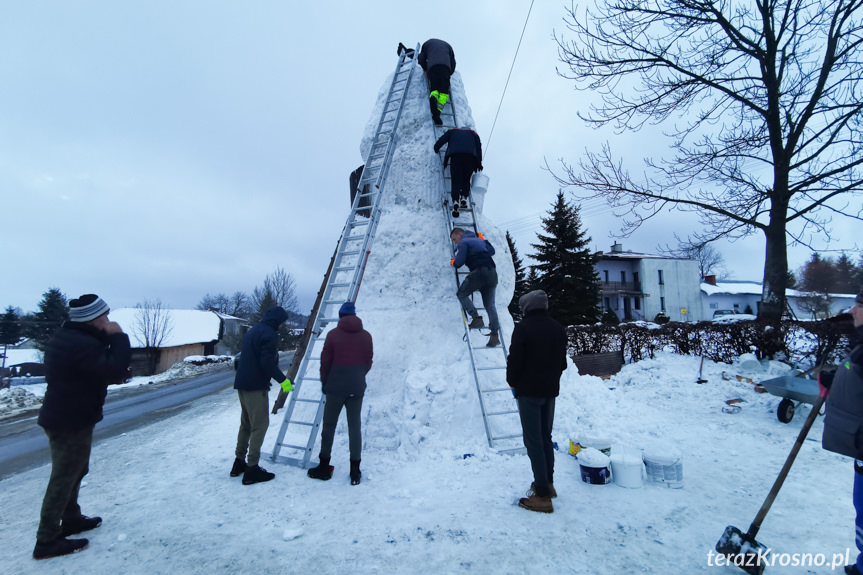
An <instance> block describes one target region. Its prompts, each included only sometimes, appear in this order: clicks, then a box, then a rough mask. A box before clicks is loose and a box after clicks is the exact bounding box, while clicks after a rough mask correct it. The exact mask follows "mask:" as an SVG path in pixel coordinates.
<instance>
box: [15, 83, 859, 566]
mask: <svg viewBox="0 0 863 575" xmlns="http://www.w3.org/2000/svg"><path fill="white" fill-rule="evenodd" d="M385 85H387V86H388V85H389V83H388V82H386V84H385ZM409 96H410V105H409V107H408V109H407V110H406V111H405V114H404V116H403V118H402V127H401V129H400V132H399V135H398V136H399V138H398V141H399V148H398V150H397V152H396V158H395V163H394V165H393V167H392V171H391V174H390V181H389V183H388V186H387V191H386V196H385V197H384V200H383V202H384V203H383V213H382V218H381V223H380V226H379V228H378V231H377V238H376V242H375V244H374V247H373V250H372V254H371V257H370V259H369V263H368V268H367V270H366V274H365V279H364V283H363V286H362V290H361V291H360V295H359V299H358V301H357V310H358V315H359V316H360V317H361V318H362V319H363V321H364V323H365V325H366V328H367V329H368V330H369V331H370V332H371V334H372V335H373V337H374V342H375V363H374V366H373V368H372V371H371V372H370V373H369V376H368V384H369V386H368V391H367V394H366V399H365V402H364V406H363V431H364V451H363V462H362V468H363V474H364V475H363V481H362V483H361V484H360V485H359V486H351V485H350V484H349V481H348V447H347V433H346V429H345V423H344V418H342V422H341V423H340V425H339V428H338V429H337V434H336V442H335V445H334V449H333V464H334V465H335V466H336V471H335V476H334V477H333V479H332V480H331V481H329V482H320V481H316V480H312V479H309V478H307V477H306V474H305V471H304V470H302V469H299V468H296V467H290V466H283V465H276V464H269V463H267V462H266V461H265V462H264V463H263V464H264V466H265V467H269V468H270V469H271V470H272V471H275V472H276V474H277V477H276V479H275V480H274V481H271V482H269V483H264V484H257V485H252V486H243V485H242V484H241V483H240V479H239V478H230V477H229V476H228V472H229V470H230V467H231V463H232V460H233V448H234V442H235V439H236V431H237V425H238V419H239V406H238V403H237V400H236V397H235V394H234V392H233V391H230V390H228V391H225V392H223V393H221V394H217V395H215V396H212V397H211V398H208V399H207V400H206V401H200V402H199V403H197V404H196V406H194V407H192V408H191V409H189V410H186V411H184V412H183V413H182V414H181V415H178V416H176V417H172V418H170V419H166V420H164V421H161V422H159V423H155V424H152V425H150V426H147V427H145V428H140V429H137V430H135V431H132V432H129V433H127V434H124V435H121V436H119V437H114V438H111V439H108V440H104V441H101V442H100V443H98V444H97V445H95V446H94V449H93V454H92V458H91V464H90V474H89V476H88V477H87V479H86V484H85V485H83V487H82V489H81V494H80V502H81V505H82V507H83V510H84V512H85V513H87V514H91V515H96V514H98V515H100V516H102V518H103V519H104V523H103V525H102V526H101V527H100V528H99V529H97V530H95V531H93V532H91V533H89V534H88V535H87V536H88V537H89V538H90V540H91V543H90V548H89V549H87V550H85V551H83V552H82V553H80V554H77V555H74V556H71V557H65V558H58V559H52V560H49V561H45V562H34V561H33V560H32V559H31V558H30V553H31V552H32V547H33V543H34V538H35V532H36V527H37V524H38V516H39V506H40V504H41V498H42V494H43V491H44V488H45V485H46V483H47V480H48V476H49V473H50V467H49V466H48V465H43V466H42V467H39V468H36V469H33V470H30V471H27V472H24V473H20V474H17V475H14V476H11V477H8V478H6V479H4V480H2V482H0V509H2V513H0V541H2V542H3V548H4V549H5V550H6V553H4V555H3V556H2V558H0V571H2V572H3V573H7V572H8V573H38V574H41V573H46V574H54V573H58V574H59V573H88V574H100V573H105V574H112V575H113V574H117V573H124V574H125V573H148V574H149V573H183V574H186V573H201V574H205V573H206V574H212V573H219V574H220V573H224V574H227V573H321V574H324V573H337V574H344V573H361V574H375V573H380V574H390V573H410V574H419V575H425V574H428V575H439V574H444V573H446V574H449V573H471V574H485V573H489V574H491V573H493V574H503V573H505V574H509V573H512V574H521V573H542V574H556V573H592V574H595V573H599V574H618V573H661V574H664V575H665V574H669V573H674V574H678V573H679V574H689V573H737V572H739V570H738V569H737V568H736V567H717V566H711V565H710V564H709V561H710V559H711V557H713V559H714V562H715V555H714V556H711V552H712V550H713V547H714V545H715V543H716V541H717V540H718V538H719V537H720V535H721V534H722V532H723V530H724V529H725V527H726V525H729V524H732V525H736V526H738V527H740V528H741V529H743V530H744V531H745V530H746V529H747V528H748V526H749V523H750V522H751V521H752V519H753V518H754V516H755V514H756V512H757V510H758V508H759V506H760V505H761V503H762V501H763V499H764V497H765V496H766V494H767V492H768V490H769V488H770V486H771V484H772V482H773V479H774V478H775V476H776V474H777V473H778V472H779V469H780V468H781V467H782V463H783V461H784V459H785V457H786V456H787V454H788V452H789V450H790V448H791V446H792V444H793V443H794V439H795V437H796V435H797V432H798V431H799V429H800V426H801V425H802V423H803V420H804V418H805V415H806V414H807V411H808V409H807V408H806V407H805V406H804V407H803V408H801V409H800V412H799V413H798V415H797V416H796V417H795V418H794V420H793V421H792V422H791V423H790V424H787V425H786V424H782V423H780V422H778V421H777V419H776V414H775V409H776V405H777V403H778V401H779V399H778V398H776V397H774V396H771V395H767V394H758V393H756V392H755V391H754V389H753V384H752V383H749V382H747V381H745V380H744V381H739V380H738V379H737V378H736V377H734V375H735V371H734V370H735V368H734V367H733V366H728V365H718V364H713V363H710V362H705V365H704V368H703V372H702V378H704V379H706V380H707V383H704V384H700V385H699V384H697V383H696V379H697V378H698V375H699V358H696V357H678V356H673V355H667V354H662V355H660V356H659V357H658V358H657V359H653V360H645V361H642V362H639V363H637V364H630V365H627V366H625V367H624V368H623V370H622V371H621V372H620V373H619V374H617V375H616V376H615V377H613V378H611V379H609V380H606V381H604V380H602V379H599V378H596V377H589V376H579V375H578V374H577V372H576V369H575V366H574V365H572V364H570V366H569V369H568V370H567V371H566V372H565V373H564V378H563V380H562V383H561V396H560V398H559V400H558V403H557V412H556V418H555V422H556V423H555V431H554V440H555V441H556V442H557V443H558V445H560V447H561V449H560V451H559V452H558V456H557V462H556V473H555V487H556V489H557V492H558V494H559V497H558V498H557V499H556V500H555V501H554V507H555V512H554V513H553V514H551V515H544V514H537V513H532V512H529V511H526V510H524V509H521V508H519V507H518V506H517V504H516V503H517V500H518V498H519V497H521V496H523V495H524V492H525V491H526V490H527V488H528V487H529V485H530V482H531V480H532V477H531V473H530V466H529V462H528V459H527V457H526V456H524V455H515V456H512V455H502V454H499V453H496V452H495V451H493V450H491V449H490V448H489V447H488V444H487V441H486V438H485V432H484V429H483V422H482V417H481V415H480V407H479V402H478V399H477V393H476V389H475V387H474V384H473V381H472V379H471V375H470V362H469V358H468V351H467V347H466V345H465V344H464V342H463V341H462V336H463V334H464V332H463V323H462V319H461V317H460V312H459V306H458V303H457V301H456V299H455V295H454V292H455V282H454V277H453V272H452V269H451V268H450V266H449V259H450V256H451V253H450V246H449V244H448V240H447V234H446V231H447V229H446V220H445V219H444V218H445V215H444V212H443V210H441V208H440V198H441V196H442V194H443V193H444V189H443V182H442V179H441V176H440V171H439V170H440V168H439V164H438V163H437V162H438V160H437V158H436V157H435V156H434V154H433V153H432V145H433V143H434V138H435V134H434V132H433V130H432V124H431V121H430V119H429V114H428V107H427V106H428V104H427V101H426V100H425V98H426V96H427V94H426V93H425V88H424V86H423V85H422V83H421V82H417V83H415V84H414V85H413V87H412V89H411V92H410V94H409ZM453 101H454V102H455V103H456V105H457V106H458V116H459V118H461V119H462V121H463V124H467V125H471V124H472V119H471V116H470V109H469V108H468V107H467V104H466V98H465V97H464V89H463V85H462V82H461V78H460V76H459V75H458V74H456V75H455V76H454V77H453ZM377 113H379V111H378V112H377ZM376 122H377V116H376V113H373V114H372V117H371V120H370V126H371V125H372V124H376ZM370 129H371V128H370ZM369 139H370V135H369V133H368V131H367V133H366V137H365V141H366V142H368V140H369ZM490 176H491V177H492V184H491V186H490V188H489V192H488V195H487V197H486V199H485V201H486V202H491V201H495V198H494V185H493V184H494V179H493V178H494V175H493V174H490ZM345 211H347V210H346V208H345ZM480 231H482V232H484V233H485V235H486V237H487V238H489V239H490V240H491V242H492V243H493V244H494V245H495V246H496V247H497V249H498V252H497V255H496V257H495V261H496V263H497V266H498V271H499V274H500V280H501V283H500V286H499V289H498V297H497V300H498V310H499V312H500V313H501V319H502V327H503V329H502V338H503V339H504V341H506V342H508V341H509V337H510V335H511V333H512V319H511V318H510V317H509V315H508V314H506V313H505V307H506V303H507V302H508V301H509V299H510V297H511V295H512V289H513V284H514V278H513V271H512V263H511V259H510V255H509V253H507V250H506V242H505V240H504V234H503V232H502V231H501V230H499V229H497V228H496V227H494V225H493V223H492V222H490V221H488V220H487V219H486V218H484V217H480ZM336 235H337V231H334V238H333V239H335V237H336ZM723 372H725V373H726V376H728V379H724V378H723V375H722V374H723ZM276 391H277V390H276V388H275V387H274V389H273V390H272V394H271V395H272V398H275V395H276ZM735 398H740V399H742V400H743V403H742V404H741V406H742V409H741V410H740V412H739V413H725V412H723V408H724V407H727V405H726V403H725V402H726V400H728V399H735ZM282 413H284V412H282ZM281 417H282V416H281V414H280V415H278V416H275V417H272V421H271V426H270V433H269V434H268V436H267V439H266V441H265V443H264V448H265V449H267V450H269V449H272V446H273V443H274V437H275V434H276V432H277V431H278V428H279V424H280V423H281ZM821 425H822V424H821V420H820V419H819V420H818V421H817V422H816V423H815V426H814V428H813V430H812V433H811V439H812V441H807V442H806V443H805V444H804V446H803V449H802V450H801V453H800V456H799V458H798V462H797V464H796V465H795V467H794V468H793V469H792V471H791V474H790V476H789V477H788V480H787V481H786V484H785V487H784V488H783V490H782V492H781V493H780V495H779V497H778V498H777V500H776V502H775V504H774V506H773V509H772V511H771V512H770V514H769V515H768V517H767V519H766V521H765V522H764V525H763V526H762V529H761V532H760V534H759V536H758V539H759V541H761V542H763V543H764V544H766V545H768V546H769V547H771V548H772V549H773V550H774V551H775V552H783V553H810V554H813V555H817V554H824V558H825V560H827V561H828V562H832V561H833V559H834V555H835V554H839V556H840V557H841V559H840V561H843V562H844V556H845V554H846V551H847V550H848V549H849V548H852V547H853V544H854V524H853V508H852V505H851V485H852V480H853V471H852V464H851V462H850V461H849V460H847V459H844V458H842V457H840V456H838V455H834V454H831V453H827V452H824V451H823V450H821V448H820V443H819V441H818V439H819V438H820V433H821ZM513 431H514V432H518V431H519V430H518V428H517V427H516V428H515V429H513ZM591 437H593V438H597V437H607V438H608V439H609V440H610V441H611V443H612V453H613V454H614V453H615V452H622V451H630V450H635V451H637V450H639V449H642V448H652V449H655V448H656V447H655V446H656V444H664V445H665V446H667V448H669V449H676V450H678V451H679V452H680V453H681V454H682V465H683V476H684V481H683V487H682V488H680V489H670V488H668V487H666V486H664V485H657V484H645V485H644V486H643V487H641V488H637V489H627V488H623V487H620V486H618V485H615V484H611V485H601V486H600V485H588V484H585V483H583V482H582V481H581V477H580V472H579V466H578V463H577V461H576V459H574V458H573V457H571V456H570V455H569V454H568V453H567V451H566V447H567V445H568V442H569V441H570V440H576V441H580V440H586V439H587V438H591ZM316 455H317V452H315V456H316ZM848 553H849V555H853V553H852V552H851V551H848ZM777 557H778V556H777ZM788 559H789V561H790V560H791V559H792V557H790V556H788ZM770 572H771V573H772V572H776V573H825V572H830V566H829V565H828V566H827V567H823V566H822V567H812V568H807V567H799V566H798V567H776V568H775V569H771V571H770ZM837 572H839V571H837Z"/></svg>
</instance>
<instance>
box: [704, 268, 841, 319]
mask: <svg viewBox="0 0 863 575" xmlns="http://www.w3.org/2000/svg"><path fill="white" fill-rule="evenodd" d="M701 292H702V299H703V302H704V304H703V305H704V311H705V314H706V317H705V318H704V319H712V318H713V315H714V313H715V312H717V311H720V312H721V311H727V310H731V311H733V312H734V313H744V312H745V311H746V308H749V309H750V310H751V311H752V313H753V314H755V315H757V314H758V306H759V305H760V304H761V294H762V284H761V283H760V282H753V281H734V280H726V281H721V282H720V281H717V280H716V276H707V277H705V278H704V283H702V284H701ZM855 297H856V295H855V294H827V295H819V294H811V293H808V292H802V291H798V290H793V289H789V290H785V298H786V299H787V300H788V308H789V310H790V311H791V313H792V314H793V316H794V317H795V318H797V319H800V320H809V319H823V318H825V317H831V316H835V315H838V314H840V313H842V312H843V311H845V310H847V309H849V308H850V307H851V306H853V305H854V298H855Z"/></svg>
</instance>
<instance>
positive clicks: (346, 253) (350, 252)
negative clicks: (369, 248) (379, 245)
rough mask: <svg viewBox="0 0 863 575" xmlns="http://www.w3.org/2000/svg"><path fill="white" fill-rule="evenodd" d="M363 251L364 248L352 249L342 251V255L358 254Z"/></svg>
mask: <svg viewBox="0 0 863 575" xmlns="http://www.w3.org/2000/svg"><path fill="white" fill-rule="evenodd" d="M361 253H363V252H362V250H350V251H345V252H342V255H343V256H358V255H360V254H361Z"/></svg>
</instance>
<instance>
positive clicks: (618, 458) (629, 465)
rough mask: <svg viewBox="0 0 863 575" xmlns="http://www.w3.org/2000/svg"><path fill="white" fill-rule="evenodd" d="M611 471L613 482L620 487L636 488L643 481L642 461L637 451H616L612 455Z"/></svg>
mask: <svg viewBox="0 0 863 575" xmlns="http://www.w3.org/2000/svg"><path fill="white" fill-rule="evenodd" d="M611 471H612V473H613V474H614V483H616V484H617V485H620V486H621V487H627V488H629V489H638V488H639V487H641V486H642V484H643V482H644V462H643V461H642V459H641V454H639V453H637V452H636V453H632V452H622V453H620V452H617V453H615V454H614V455H612V456H611Z"/></svg>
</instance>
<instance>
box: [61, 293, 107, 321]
mask: <svg viewBox="0 0 863 575" xmlns="http://www.w3.org/2000/svg"><path fill="white" fill-rule="evenodd" d="M109 311H111V310H110V309H109V308H108V304H106V303H105V300H103V299H102V298H100V297H99V296H97V295H96V294H93V293H88V294H84V295H82V296H81V297H79V298H78V299H73V300H72V301H70V302H69V321H79V322H86V321H92V320H94V319H96V318H97V317H99V316H100V315H102V314H106V313H108V312H109Z"/></svg>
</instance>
